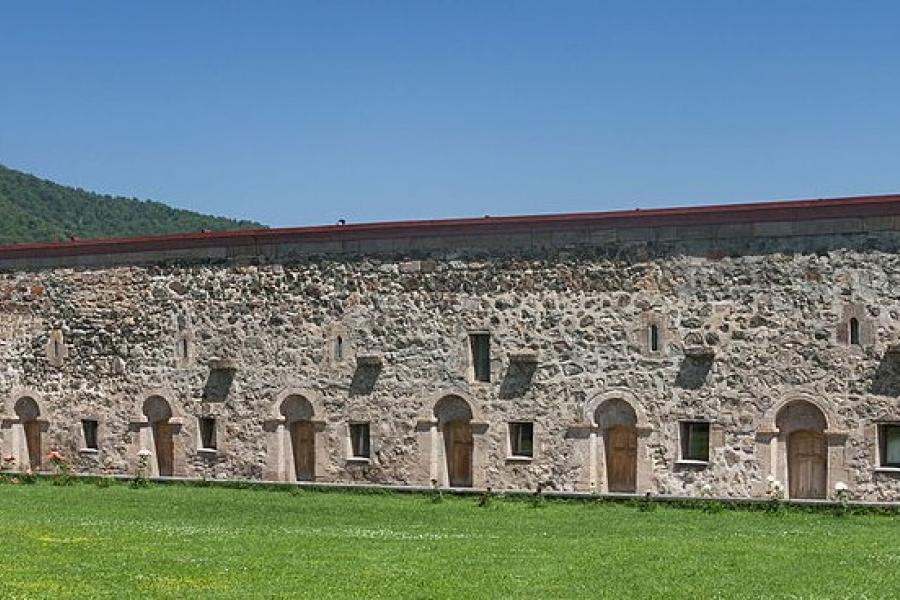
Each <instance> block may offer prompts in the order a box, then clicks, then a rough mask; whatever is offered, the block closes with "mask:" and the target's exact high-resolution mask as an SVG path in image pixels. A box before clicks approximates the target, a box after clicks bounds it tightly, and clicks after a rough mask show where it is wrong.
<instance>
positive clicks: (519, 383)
mask: <svg viewBox="0 0 900 600" xmlns="http://www.w3.org/2000/svg"><path fill="white" fill-rule="evenodd" d="M536 370H537V364H536V363H530V362H518V361H516V362H511V363H510V364H509V369H507V371H506V377H504V378H503V381H501V382H500V397H501V398H503V399H509V398H519V397H521V396H523V395H524V394H525V392H526V391H527V390H528V387H529V386H530V385H531V380H532V379H534V372H535V371H536Z"/></svg>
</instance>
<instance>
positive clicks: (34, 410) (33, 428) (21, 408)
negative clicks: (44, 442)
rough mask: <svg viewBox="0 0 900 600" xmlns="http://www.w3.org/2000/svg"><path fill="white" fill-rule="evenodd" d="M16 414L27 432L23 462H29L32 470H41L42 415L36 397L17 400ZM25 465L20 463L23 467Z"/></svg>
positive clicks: (23, 429) (24, 431) (25, 432)
mask: <svg viewBox="0 0 900 600" xmlns="http://www.w3.org/2000/svg"><path fill="white" fill-rule="evenodd" d="M15 412H16V416H17V417H18V418H19V422H20V423H21V424H22V431H23V433H24V434H25V454H26V455H27V456H23V457H21V459H23V460H22V461H21V462H23V463H25V464H27V466H28V467H27V468H29V469H31V470H32V471H39V470H40V469H41V467H42V458H43V451H42V447H41V423H40V422H39V421H38V417H40V416H41V411H40V408H39V407H38V404H37V402H35V400H34V398H29V397H27V396H26V397H24V398H19V399H18V400H17V401H16V406H15ZM24 466H25V465H20V466H19V468H23V467H24Z"/></svg>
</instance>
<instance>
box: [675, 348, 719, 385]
mask: <svg viewBox="0 0 900 600" xmlns="http://www.w3.org/2000/svg"><path fill="white" fill-rule="evenodd" d="M712 364H713V357H712V356H685V357H684V360H683V361H681V368H679V369H678V375H677V376H676V377H675V385H677V386H678V387H680V388H682V389H685V390H697V389H700V388H701V387H702V386H703V384H704V383H705V382H706V377H707V375H709V371H710V369H712Z"/></svg>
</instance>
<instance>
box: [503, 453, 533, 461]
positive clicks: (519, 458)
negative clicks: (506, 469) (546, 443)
mask: <svg viewBox="0 0 900 600" xmlns="http://www.w3.org/2000/svg"><path fill="white" fill-rule="evenodd" d="M506 462H512V463H530V462H534V457H533V456H515V455H513V456H507V457H506Z"/></svg>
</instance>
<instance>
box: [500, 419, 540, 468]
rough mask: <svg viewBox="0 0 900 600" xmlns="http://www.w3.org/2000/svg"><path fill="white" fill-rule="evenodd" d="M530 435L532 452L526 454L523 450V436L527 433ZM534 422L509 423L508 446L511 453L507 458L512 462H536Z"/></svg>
mask: <svg viewBox="0 0 900 600" xmlns="http://www.w3.org/2000/svg"><path fill="white" fill-rule="evenodd" d="M526 430H527V431H528V432H529V433H530V434H531V435H530V452H529V453H527V454H526V453H525V452H524V450H523V448H524V445H523V436H522V434H523V433H524V432H525V431H526ZM534 438H535V436H534V421H509V422H508V423H507V438H506V439H507V445H508V448H509V452H508V454H507V458H508V459H510V460H522V461H526V460H534V448H535V444H534Z"/></svg>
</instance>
